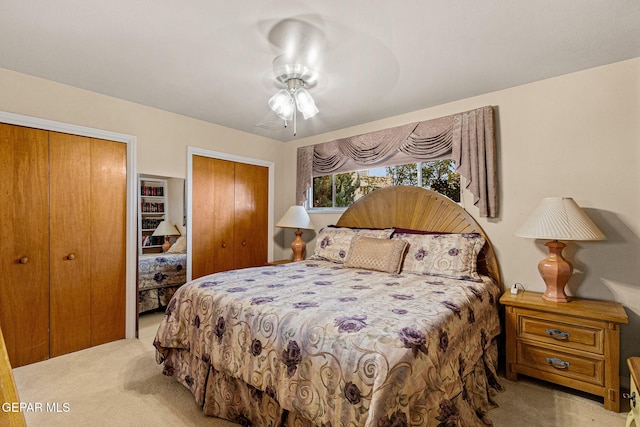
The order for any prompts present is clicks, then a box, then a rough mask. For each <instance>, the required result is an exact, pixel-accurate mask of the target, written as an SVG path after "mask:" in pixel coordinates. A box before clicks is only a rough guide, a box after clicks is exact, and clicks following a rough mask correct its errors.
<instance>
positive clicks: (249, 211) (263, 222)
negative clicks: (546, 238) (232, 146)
mask: <svg viewBox="0 0 640 427" xmlns="http://www.w3.org/2000/svg"><path fill="white" fill-rule="evenodd" d="M268 200H269V169H268V168H266V167H264V166H255V165H249V164H245V163H236V175H235V239H236V244H235V256H234V258H235V268H245V267H256V266H261V265H266V263H267V251H268V240H267V239H268V238H269V233H268V212H269V211H268V209H269V203H268Z"/></svg>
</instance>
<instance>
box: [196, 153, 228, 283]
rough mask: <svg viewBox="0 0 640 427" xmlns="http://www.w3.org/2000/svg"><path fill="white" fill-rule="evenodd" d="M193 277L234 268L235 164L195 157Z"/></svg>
mask: <svg viewBox="0 0 640 427" xmlns="http://www.w3.org/2000/svg"><path fill="white" fill-rule="evenodd" d="M191 176H192V183H193V185H192V190H191V191H192V206H191V210H192V219H191V224H192V225H191V226H192V232H191V235H192V240H193V241H192V244H191V248H192V255H191V271H192V273H191V275H192V278H194V279H195V278H198V277H202V276H206V275H207V274H212V273H217V272H219V271H226V270H232V269H234V268H235V264H234V259H233V250H234V242H235V238H234V222H235V213H234V185H235V184H234V181H235V163H234V162H230V161H226V160H219V159H213V158H209V157H203V156H194V157H193V163H192V174H191Z"/></svg>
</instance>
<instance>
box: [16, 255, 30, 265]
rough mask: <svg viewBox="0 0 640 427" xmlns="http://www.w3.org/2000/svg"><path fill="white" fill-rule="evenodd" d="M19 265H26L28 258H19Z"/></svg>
mask: <svg viewBox="0 0 640 427" xmlns="http://www.w3.org/2000/svg"><path fill="white" fill-rule="evenodd" d="M18 262H19V263H20V264H26V263H28V262H29V257H26V256H25V257H22V258H20V260H19V261H18Z"/></svg>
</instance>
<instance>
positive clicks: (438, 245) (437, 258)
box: [393, 233, 485, 281]
mask: <svg viewBox="0 0 640 427" xmlns="http://www.w3.org/2000/svg"><path fill="white" fill-rule="evenodd" d="M393 238H394V239H400V240H405V241H406V242H407V243H409V249H408V250H407V255H406V256H405V258H404V263H403V264H402V272H403V273H416V274H429V275H433V276H444V277H451V278H454V279H461V280H475V281H479V280H481V279H480V276H479V275H478V272H477V271H476V265H477V261H478V253H480V250H482V247H483V246H484V243H485V239H484V237H482V236H481V235H480V234H478V233H465V234H406V233H396V234H395V235H394V236H393Z"/></svg>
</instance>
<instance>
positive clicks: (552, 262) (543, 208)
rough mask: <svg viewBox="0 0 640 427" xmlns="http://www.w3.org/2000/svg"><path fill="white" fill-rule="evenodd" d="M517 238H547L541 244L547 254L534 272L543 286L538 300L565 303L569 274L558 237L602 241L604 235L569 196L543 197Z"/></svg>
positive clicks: (571, 271) (568, 265)
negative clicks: (544, 285)
mask: <svg viewBox="0 0 640 427" xmlns="http://www.w3.org/2000/svg"><path fill="white" fill-rule="evenodd" d="M514 234H515V235H516V236H518V237H528V238H531V239H548V240H551V241H550V242H547V243H546V244H545V246H546V247H548V248H549V255H548V256H547V257H546V258H545V259H543V260H542V261H540V263H539V264H538V271H540V275H541V276H542V279H543V280H544V283H545V284H546V285H547V289H546V291H545V293H544V295H542V299H544V300H547V301H553V302H569V297H568V296H567V295H566V294H565V292H564V287H565V285H566V284H567V282H568V281H569V278H570V277H571V274H572V273H573V267H572V266H571V264H570V263H569V262H568V261H567V260H565V259H564V258H563V257H562V249H563V248H564V247H565V246H566V245H565V244H564V243H562V242H560V241H559V240H603V239H604V234H603V233H602V231H600V229H599V228H598V227H597V226H596V225H595V224H594V223H593V221H591V219H590V218H589V217H588V216H587V214H586V213H585V212H584V211H583V210H582V209H580V207H579V206H578V204H577V203H576V202H575V201H574V200H573V199H572V198H571V197H546V198H544V199H542V202H540V204H539V205H538V207H537V208H536V209H535V210H534V211H533V213H532V214H531V215H530V216H529V218H527V220H526V221H525V222H524V224H522V225H521V226H520V228H518V230H516V232H515V233H514Z"/></svg>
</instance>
